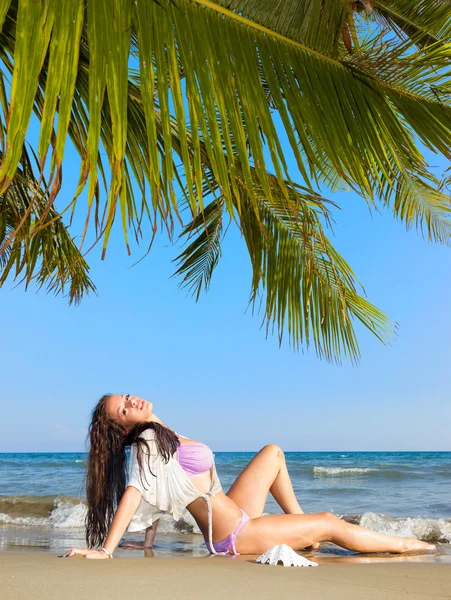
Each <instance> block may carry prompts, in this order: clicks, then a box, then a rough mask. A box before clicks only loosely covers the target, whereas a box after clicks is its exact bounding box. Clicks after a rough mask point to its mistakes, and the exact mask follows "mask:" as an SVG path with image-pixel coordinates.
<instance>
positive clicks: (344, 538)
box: [65, 394, 435, 559]
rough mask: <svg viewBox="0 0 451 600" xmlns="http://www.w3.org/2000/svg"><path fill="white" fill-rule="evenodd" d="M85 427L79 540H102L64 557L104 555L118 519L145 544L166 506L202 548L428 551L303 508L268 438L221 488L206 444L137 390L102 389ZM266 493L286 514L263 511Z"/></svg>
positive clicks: (108, 554)
mask: <svg viewBox="0 0 451 600" xmlns="http://www.w3.org/2000/svg"><path fill="white" fill-rule="evenodd" d="M89 435H90V443H91V448H90V454H89V462H88V469H87V503H88V513H87V519H86V525H87V533H86V538H87V543H88V546H90V547H91V548H92V547H93V546H101V548H98V549H97V550H90V549H88V548H71V549H70V550H69V551H68V552H67V553H66V554H65V556H66V557H67V556H73V555H74V554H83V555H85V556H86V557H87V558H96V559H103V558H112V556H113V552H114V550H115V548H116V546H117V545H118V543H119V541H120V539H121V537H122V536H123V534H124V532H125V530H126V528H127V527H128V529H129V531H138V530H143V529H146V530H147V533H146V541H145V545H146V546H149V545H151V543H152V541H153V536H154V535H155V531H156V527H157V524H158V519H159V518H160V516H161V515H162V514H164V513H169V514H171V515H172V516H173V517H174V518H176V519H177V518H179V517H180V515H181V513H182V511H183V510H184V509H185V508H187V509H188V511H189V512H190V513H191V515H192V516H193V517H194V519H195V521H196V522H197V524H198V526H199V528H200V530H201V532H202V534H203V536H204V539H205V543H206V546H207V548H208V549H209V551H210V552H211V553H217V552H226V553H233V554H261V553H262V552H265V551H266V550H268V549H269V548H271V547H272V546H275V545H277V544H288V545H289V546H291V547H293V548H295V549H304V548H307V547H317V546H318V544H319V542H323V541H329V542H334V543H335V544H337V545H339V546H342V547H343V548H347V549H349V550H355V551H358V552H391V553H404V552H409V551H433V550H435V546H433V545H432V544H427V543H425V542H421V541H419V540H417V539H414V538H402V537H394V536H388V535H383V534H380V533H376V532H374V531H371V530H369V529H365V528H363V527H360V526H358V525H352V524H350V523H346V522H345V521H342V520H341V519H339V518H338V517H336V516H335V515H334V514H332V513H330V512H323V513H318V514H311V515H306V514H304V513H303V511H302V509H301V507H300V506H299V503H298V501H297V499H296V496H295V494H294V491H293V487H292V484H291V480H290V476H289V474H288V471H287V466H286V464H285V457H284V454H283V452H282V450H281V449H280V448H279V447H278V446H276V445H273V444H270V445H268V446H265V447H264V448H263V449H262V450H260V452H259V453H258V454H257V455H256V456H255V457H254V458H253V459H252V460H251V461H250V463H249V464H248V465H247V467H246V468H245V469H244V471H242V473H241V474H240V475H239V477H238V478H237V479H236V481H235V483H234V484H233V485H232V487H231V488H230V490H229V491H228V492H227V494H225V493H224V492H223V491H222V488H221V484H220V482H219V479H218V477H217V473H216V468H215V464H214V458H213V454H212V452H211V450H210V449H209V448H208V447H207V446H205V445H204V444H202V443H201V442H196V441H194V440H191V439H189V438H185V437H183V436H179V435H177V434H176V433H175V432H174V431H172V430H171V429H169V428H168V427H166V425H165V424H164V423H162V421H160V419H159V418H158V417H157V416H156V415H155V414H154V413H153V405H152V403H151V402H147V401H146V400H143V399H142V398H138V397H136V396H130V395H125V394H120V395H106V396H103V397H102V398H101V399H100V401H99V402H98V404H97V406H96V407H95V409H94V411H93V414H92V421H91V425H90V428H89ZM127 447H131V455H130V466H129V476H128V484H126V473H125V464H126V452H125V451H126V448H127ZM268 492H271V494H272V495H273V496H274V498H275V500H276V501H277V502H278V504H279V505H280V507H281V508H282V510H283V511H284V513H285V514H283V515H267V516H262V514H263V508H264V505H265V501H266V497H267V495H268ZM116 507H117V509H116ZM102 544H103V546H102Z"/></svg>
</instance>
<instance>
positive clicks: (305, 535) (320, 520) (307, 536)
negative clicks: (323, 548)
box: [235, 513, 331, 554]
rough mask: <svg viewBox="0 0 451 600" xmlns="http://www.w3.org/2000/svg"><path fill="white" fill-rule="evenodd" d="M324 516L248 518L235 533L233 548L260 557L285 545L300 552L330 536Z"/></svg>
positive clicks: (328, 526)
mask: <svg viewBox="0 0 451 600" xmlns="http://www.w3.org/2000/svg"><path fill="white" fill-rule="evenodd" d="M328 529H331V522H330V519H329V518H328V513H319V514H315V515H266V516H264V517H258V518H256V519H251V520H250V521H248V522H247V523H246V525H245V526H244V527H243V529H242V530H241V531H240V532H239V534H238V536H237V538H236V540H235V546H236V549H237V552H239V553H240V554H261V553H262V552H266V551H267V550H269V548H272V547H273V546H278V545H280V544H287V545H288V546H291V547H292V548H294V549H295V550H302V549H303V548H306V547H307V546H311V545H312V544H314V543H315V542H319V541H323V540H324V539H327V538H328V537H330V533H331V532H329V531H328Z"/></svg>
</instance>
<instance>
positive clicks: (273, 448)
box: [260, 444, 285, 459]
mask: <svg viewBox="0 0 451 600" xmlns="http://www.w3.org/2000/svg"><path fill="white" fill-rule="evenodd" d="M260 452H265V453H267V454H273V455H274V456H276V457H277V458H280V459H282V458H285V454H284V452H283V450H282V448H281V447H280V446H278V445H277V444H267V445H266V446H263V448H262V449H261V450H260Z"/></svg>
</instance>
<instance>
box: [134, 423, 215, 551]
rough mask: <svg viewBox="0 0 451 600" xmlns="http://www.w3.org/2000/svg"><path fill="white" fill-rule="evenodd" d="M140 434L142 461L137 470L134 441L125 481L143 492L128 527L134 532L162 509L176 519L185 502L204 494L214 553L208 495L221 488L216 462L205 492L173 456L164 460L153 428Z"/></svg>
mask: <svg viewBox="0 0 451 600" xmlns="http://www.w3.org/2000/svg"><path fill="white" fill-rule="evenodd" d="M139 437H141V438H143V439H144V440H146V442H147V446H148V449H147V448H146V446H142V460H141V462H142V465H141V471H140V469H139V464H138V458H137V444H133V445H132V447H131V452H130V465H129V471H128V485H129V486H133V487H134V488H136V489H137V490H139V491H140V492H141V494H142V499H141V503H140V505H139V506H138V509H137V511H136V512H135V514H134V515H133V517H132V520H131V521H130V525H129V527H128V531H130V532H133V531H140V530H142V529H146V528H147V527H149V526H150V525H152V523H154V522H155V521H157V520H158V519H159V518H160V516H161V515H162V514H163V513H167V514H170V515H172V517H173V518H174V519H175V520H178V519H180V517H181V515H182V513H183V511H184V510H185V508H186V507H187V506H188V504H191V502H194V500H197V498H203V499H204V500H205V502H206V503H207V514H208V541H209V544H210V548H211V549H212V552H213V553H214V554H216V552H215V549H214V547H213V524H212V507H211V501H210V497H211V496H214V495H215V494H218V493H219V492H220V491H221V490H222V486H221V482H220V481H219V477H218V474H217V472H216V466H215V463H214V462H213V467H212V479H211V487H210V491H209V492H208V493H207V494H204V493H202V492H201V491H199V490H198V489H197V488H196V486H195V485H194V484H193V483H192V481H191V480H190V478H189V477H188V475H187V474H186V473H185V471H184V470H183V469H182V467H181V466H180V464H179V463H178V461H177V460H176V459H175V458H173V457H171V458H170V459H169V461H168V462H167V463H165V461H164V459H163V457H162V456H161V454H160V453H159V452H158V447H157V443H156V441H155V431H154V430H153V429H146V430H145V431H143V432H142V433H141V434H140V436H139ZM149 463H150V464H149ZM152 473H153V474H152Z"/></svg>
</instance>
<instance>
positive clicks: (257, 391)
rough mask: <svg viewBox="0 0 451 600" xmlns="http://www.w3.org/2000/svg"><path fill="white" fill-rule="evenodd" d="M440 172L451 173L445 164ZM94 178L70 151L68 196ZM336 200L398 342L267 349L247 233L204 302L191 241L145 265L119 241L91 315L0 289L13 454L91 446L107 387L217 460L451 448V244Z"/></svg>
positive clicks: (1, 426)
mask: <svg viewBox="0 0 451 600" xmlns="http://www.w3.org/2000/svg"><path fill="white" fill-rule="evenodd" d="M33 135H36V132H33V131H32V135H31V137H32V138H33ZM432 164H434V165H436V166H437V167H438V169H441V168H445V166H446V165H445V164H444V162H443V161H440V160H439V159H437V158H436V157H435V158H433V160H432ZM78 169H79V164H78V158H77V157H76V156H75V154H74V152H73V151H72V150H70V149H69V151H68V152H67V154H66V159H65V187H64V188H63V189H64V194H65V198H66V199H70V198H71V194H72V193H73V191H74V189H75V184H76V179H77V176H78ZM292 176H293V177H294V178H296V173H295V172H294V170H293V172H292ZM325 195H326V196H328V197H330V198H332V199H334V200H335V201H338V202H339V204H340V205H341V206H342V210H341V211H335V212H334V217H335V220H336V225H335V228H334V229H335V238H334V241H335V243H336V245H337V247H338V249H339V250H340V251H341V252H342V254H343V255H344V257H345V258H346V259H347V260H348V261H349V262H350V264H351V266H352V267H353V268H354V270H355V271H356V273H357V275H358V276H359V278H360V280H361V281H362V283H363V284H364V286H365V289H366V292H367V294H368V297H369V299H370V300H371V301H372V302H374V303H375V304H377V305H378V306H379V307H380V308H382V309H384V310H385V311H386V312H387V314H388V315H389V316H390V318H391V319H392V320H393V321H396V322H398V323H399V335H398V337H397V338H396V340H394V342H393V344H392V345H391V346H383V345H382V344H380V343H379V342H378V341H377V340H376V339H375V338H373V337H372V336H371V335H370V334H369V333H368V332H367V331H366V330H364V329H363V328H362V327H359V326H357V330H358V333H359V341H360V344H361V350H362V360H361V363H360V365H359V366H358V367H353V366H351V365H349V364H345V365H344V366H341V367H338V366H335V365H330V364H328V363H326V362H322V361H320V360H319V359H318V358H317V357H316V356H315V354H314V352H309V353H304V354H303V353H295V352H293V351H292V350H291V349H290V347H289V345H288V342H287V341H286V342H285V343H284V344H283V346H282V347H281V348H279V345H278V341H277V339H276V338H275V337H269V338H268V339H266V337H265V331H264V329H260V327H259V326H260V318H259V317H255V316H254V317H253V316H252V314H251V310H246V309H247V302H248V297H249V290H250V277H251V270H250V264H249V259H248V256H247V253H246V248H245V244H244V241H243V240H242V239H241V238H240V236H239V234H238V232H237V231H236V230H235V229H230V230H229V233H228V235H227V237H226V240H225V242H224V245H223V258H222V261H221V263H220V265H219V267H218V268H217V270H216V273H215V275H214V277H213V282H212V286H211V289H210V291H209V293H208V294H207V295H205V294H204V295H203V296H202V297H201V299H200V301H199V302H198V303H197V304H196V303H195V302H194V300H193V299H192V298H191V297H190V296H189V295H188V294H187V292H186V291H185V290H180V289H179V288H178V282H177V281H176V280H175V279H171V278H170V276H171V275H172V273H173V272H174V270H175V266H174V264H173V263H171V261H172V259H173V258H175V257H176V256H177V254H178V252H179V247H173V246H171V245H170V244H169V243H168V241H167V239H166V238H165V237H164V236H163V235H161V236H159V237H157V239H156V241H155V243H154V247H153V249H152V251H151V253H150V255H149V256H148V257H147V258H146V259H145V260H143V261H142V262H140V263H139V264H138V265H137V266H135V267H133V268H129V267H130V266H131V265H132V264H133V263H134V262H135V261H136V260H137V258H139V257H140V256H141V255H142V252H143V251H144V247H145V246H144V245H143V249H142V251H139V250H138V251H136V250H135V251H134V254H133V255H132V257H131V258H129V257H127V255H126V252H125V248H124V244H123V240H122V238H121V235H120V232H119V231H116V235H115V236H113V238H112V241H111V244H110V246H109V250H108V253H107V258H106V260H105V261H103V262H102V261H101V260H100V248H96V249H95V250H94V251H93V252H92V253H91V255H90V256H89V262H90V265H91V275H92V277H93V279H94V281H95V283H96V285H97V288H98V293H99V295H98V297H95V296H92V297H89V298H87V299H85V300H84V301H83V302H82V304H81V306H79V307H69V306H68V304H67V301H66V300H65V299H64V298H61V297H57V298H55V297H53V296H51V295H46V294H45V292H44V291H41V292H39V293H38V294H36V293H35V291H34V290H30V291H28V292H25V291H24V290H23V288H14V286H13V283H12V282H11V284H10V285H5V286H4V288H3V289H2V290H0V308H1V314H2V317H3V323H2V361H1V370H2V386H1V389H0V401H1V406H2V408H3V414H2V418H1V420H0V451H2V452H21V451H23V452H27V451H81V450H83V449H84V443H85V442H84V440H85V436H86V428H87V424H88V422H89V415H90V411H91V409H92V407H93V405H94V404H95V402H96V400H97V399H98V397H100V396H101V395H102V394H103V393H105V392H114V393H131V394H135V395H139V396H142V397H144V398H147V399H149V400H152V401H153V403H154V410H155V413H156V414H157V415H158V416H159V417H160V418H161V419H162V420H163V421H164V422H166V423H167V424H168V425H169V426H171V427H172V428H174V429H176V430H177V431H178V432H180V433H181V434H183V435H186V436H188V437H191V438H193V439H199V440H202V441H204V442H206V443H208V444H209V445H211V446H212V448H213V449H214V450H217V451H226V450H230V451H232V450H257V449H259V448H260V447H261V446H263V445H264V444H267V443H278V444H280V445H281V446H282V447H283V448H284V449H285V450H300V451H302V450H305V451H309V450H316V451H321V450H325V451H327V450H451V441H450V440H451V436H450V426H449V424H450V423H451V402H450V385H449V377H448V373H449V364H450V362H451V350H450V343H449V340H450V339H451V316H450V311H449V301H448V299H449V295H450V291H451V284H450V278H449V273H450V267H451V249H449V248H446V247H443V246H439V245H433V244H429V243H427V242H425V241H424V240H423V239H422V238H421V236H420V235H418V234H417V233H415V232H414V231H411V232H406V231H405V227H404V226H403V225H402V224H401V223H399V222H396V221H395V220H394V219H393V218H392V217H391V215H390V214H389V213H388V212H386V211H384V212H383V214H378V213H373V214H372V215H370V213H369V211H368V209H367V207H366V205H365V203H364V201H363V200H362V199H360V198H359V197H358V196H356V194H353V193H347V192H340V193H339V194H333V195H331V194H325ZM82 213H83V209H82V208H80V214H79V218H78V219H76V221H75V222H76V225H78V226H79V225H80V216H81V214H82ZM79 232H80V229H77V228H74V229H73V230H72V233H73V235H75V234H76V233H79Z"/></svg>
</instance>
